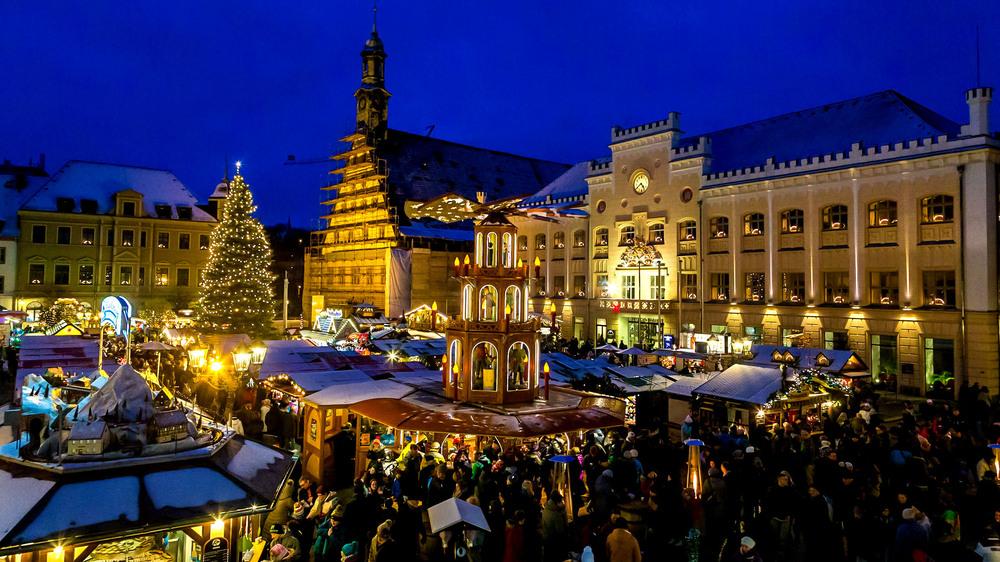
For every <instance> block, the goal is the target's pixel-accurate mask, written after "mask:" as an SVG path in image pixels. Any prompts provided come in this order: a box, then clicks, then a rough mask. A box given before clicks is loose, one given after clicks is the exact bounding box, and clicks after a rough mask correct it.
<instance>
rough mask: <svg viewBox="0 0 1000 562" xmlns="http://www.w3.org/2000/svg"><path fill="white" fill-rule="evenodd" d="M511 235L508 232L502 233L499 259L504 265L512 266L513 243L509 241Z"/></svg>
mask: <svg viewBox="0 0 1000 562" xmlns="http://www.w3.org/2000/svg"><path fill="white" fill-rule="evenodd" d="M512 239H513V236H512V235H511V234H510V233H509V232H505V233H504V234H503V243H502V244H501V247H500V256H501V257H500V259H501V260H502V265H503V266H504V267H514V245H513V244H512V243H511V241H512Z"/></svg>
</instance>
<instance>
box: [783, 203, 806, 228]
mask: <svg viewBox="0 0 1000 562" xmlns="http://www.w3.org/2000/svg"><path fill="white" fill-rule="evenodd" d="M804 224H805V218H804V215H803V214H802V209H789V210H787V211H783V212H782V213H781V233H782V234H794V233H796V232H802V227H803V225H804Z"/></svg>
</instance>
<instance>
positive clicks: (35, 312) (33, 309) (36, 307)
mask: <svg viewBox="0 0 1000 562" xmlns="http://www.w3.org/2000/svg"><path fill="white" fill-rule="evenodd" d="M24 310H25V312H27V313H28V321H29V322H38V321H39V320H41V316H42V312H43V311H44V310H45V307H43V306H42V303H40V302H38V301H32V302H30V303H28V306H27V307H25V309H24Z"/></svg>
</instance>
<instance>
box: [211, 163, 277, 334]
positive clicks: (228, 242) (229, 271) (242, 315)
mask: <svg viewBox="0 0 1000 562" xmlns="http://www.w3.org/2000/svg"><path fill="white" fill-rule="evenodd" d="M256 210H257V207H256V206H255V205H254V204H253V194H251V193H250V190H249V189H248V188H247V184H246V183H244V182H243V176H241V175H240V174H239V171H238V170H237V173H236V175H235V176H234V177H233V181H232V182H231V183H230V185H229V195H228V196H227V197H226V200H225V202H224V203H223V206H222V213H221V218H220V220H219V223H218V224H217V225H216V226H215V228H214V229H213V230H212V234H211V238H210V240H211V242H210V244H209V248H208V254H209V256H208V265H207V267H206V268H205V273H204V276H203V278H202V280H201V284H200V287H199V289H200V290H199V293H200V296H199V300H198V302H199V304H200V305H201V311H200V314H199V322H200V323H201V325H202V327H204V328H209V329H221V330H224V331H235V332H245V333H252V334H261V333H266V332H268V331H269V330H270V328H271V320H272V319H273V318H274V311H273V310H272V308H273V305H274V296H273V295H272V293H271V283H272V282H273V281H274V275H273V274H271V272H270V266H271V246H270V244H269V243H268V240H267V235H266V233H265V232H264V227H263V226H262V225H261V224H260V221H258V220H257V219H256V218H254V217H253V216H252V215H253V213H254V212H256Z"/></svg>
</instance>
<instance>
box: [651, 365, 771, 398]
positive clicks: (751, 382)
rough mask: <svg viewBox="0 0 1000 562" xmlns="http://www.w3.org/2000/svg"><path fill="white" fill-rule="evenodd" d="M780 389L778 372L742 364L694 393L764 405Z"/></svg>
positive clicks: (711, 380) (722, 373)
mask: <svg viewBox="0 0 1000 562" xmlns="http://www.w3.org/2000/svg"><path fill="white" fill-rule="evenodd" d="M780 389H781V371H780V370H778V369H777V368H774V367H764V366H760V365H750V364H747V363H742V364H736V365H733V366H731V367H729V368H728V369H726V370H725V371H722V372H721V373H719V374H718V375H715V376H714V377H712V378H711V379H709V380H708V382H706V383H705V384H703V385H701V386H699V387H698V388H696V389H695V390H694V393H695V394H703V395H705V396H711V397H713V398H724V399H727V400H736V401H738V402H746V403H749V404H766V403H767V399H768V398H769V397H770V396H771V394H773V393H774V392H776V391H778V390H780ZM667 390H668V391H669V390H670V388H669V387H668V388H667Z"/></svg>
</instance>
